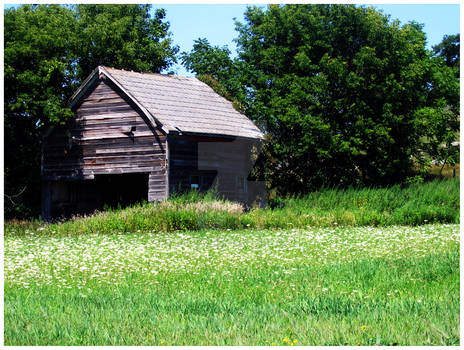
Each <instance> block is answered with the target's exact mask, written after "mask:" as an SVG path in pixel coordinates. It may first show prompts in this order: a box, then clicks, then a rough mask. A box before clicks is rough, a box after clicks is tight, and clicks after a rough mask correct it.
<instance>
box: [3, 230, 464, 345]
mask: <svg viewBox="0 0 464 350" xmlns="http://www.w3.org/2000/svg"><path fill="white" fill-rule="evenodd" d="M4 273H5V315H4V338H5V344H6V345H164V344H165V345H272V344H274V345H343V344H347V345H374V344H381V345H394V344H397V345H451V344H453V345H458V344H459V339H460V338H459V226H458V225H424V226H417V227H398V226H391V227H380V228H374V227H351V228H350V227H345V228H313V229H285V230H283V229H281V230H246V231H243V230H242V231H205V230H203V231H197V232H183V233H131V234H114V235H102V234H90V235H68V236H51V235H45V234H42V235H39V236H38V235H37V232H34V231H28V233H27V234H24V233H22V234H11V233H10V234H9V235H7V236H6V237H5V270H4Z"/></svg>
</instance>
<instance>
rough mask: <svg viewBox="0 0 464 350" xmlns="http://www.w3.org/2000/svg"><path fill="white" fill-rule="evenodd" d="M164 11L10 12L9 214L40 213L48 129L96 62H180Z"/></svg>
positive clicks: (157, 65) (133, 65) (143, 65)
mask: <svg viewBox="0 0 464 350" xmlns="http://www.w3.org/2000/svg"><path fill="white" fill-rule="evenodd" d="M164 18H165V12H164V10H155V11H154V15H153V16H152V15H150V6H148V5H78V6H59V5H23V6H20V7H18V8H10V9H7V10H5V13H4V19H5V21H4V33H5V54H4V57H5V61H4V62H5V64H4V67H5V70H4V72H5V73H4V82H5V100H4V101H5V102H4V110H5V113H4V127H5V128H4V130H5V143H4V146H5V202H4V203H5V214H6V217H12V216H16V217H21V216H31V215H37V214H38V213H39V212H40V156H41V143H42V139H43V135H44V132H45V131H46V130H47V129H48V128H49V127H50V126H52V125H64V124H66V122H67V121H68V120H69V118H71V117H72V115H73V114H72V112H71V110H70V109H69V108H68V106H67V101H68V99H69V97H70V96H71V95H72V93H73V92H74V90H75V89H76V88H77V86H78V85H79V84H80V82H81V81H82V79H84V78H85V77H86V76H87V75H88V74H89V73H90V72H91V71H92V70H93V69H94V68H95V67H96V66H97V65H100V64H102V65H108V66H112V67H117V68H123V69H133V70H139V71H150V72H159V71H161V70H162V69H167V68H169V67H170V66H171V65H172V64H173V62H175V60H176V57H175V55H176V53H177V51H178V48H177V47H176V46H173V45H172V41H171V34H170V33H169V23H168V22H166V21H165V20H164Z"/></svg>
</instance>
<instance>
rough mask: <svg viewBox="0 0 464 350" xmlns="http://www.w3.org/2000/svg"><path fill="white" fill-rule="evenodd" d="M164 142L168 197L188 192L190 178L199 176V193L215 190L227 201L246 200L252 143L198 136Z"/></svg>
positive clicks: (170, 138)
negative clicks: (173, 193) (167, 164)
mask: <svg viewBox="0 0 464 350" xmlns="http://www.w3.org/2000/svg"><path fill="white" fill-rule="evenodd" d="M168 142H169V155H170V160H169V191H170V193H172V192H175V191H179V190H181V191H185V190H188V189H190V188H191V183H192V176H199V180H200V184H199V185H200V188H199V189H200V190H202V191H205V190H208V189H210V188H215V189H217V191H218V192H219V193H220V194H222V195H224V196H225V197H226V198H228V199H230V200H234V201H242V202H246V201H247V200H248V191H247V183H246V182H247V176H248V174H249V172H250V169H251V166H252V162H251V159H250V149H251V146H252V142H250V141H247V140H243V139H235V140H234V139H230V138H223V139H221V138H211V137H199V136H198V137H192V136H176V137H171V136H170V137H169V139H168Z"/></svg>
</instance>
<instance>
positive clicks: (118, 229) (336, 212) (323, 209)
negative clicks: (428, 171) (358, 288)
mask: <svg viewBox="0 0 464 350" xmlns="http://www.w3.org/2000/svg"><path fill="white" fill-rule="evenodd" d="M426 223H459V180H451V179H450V180H442V181H438V180H435V181H432V182H429V183H413V184H410V185H409V186H400V185H395V186H392V187H388V188H379V189H375V188H363V189H346V190H341V189H322V190H320V191H317V192H313V193H310V194H308V195H306V196H300V197H295V196H293V197H292V196H289V197H287V198H277V199H274V200H271V201H270V202H269V205H268V208H266V209H260V208H253V209H251V210H249V211H247V210H245V208H244V207H243V206H241V205H239V204H236V203H231V202H227V201H224V200H220V199H218V197H217V195H215V194H214V193H211V192H210V193H206V194H202V193H198V192H196V191H193V192H190V193H187V194H183V195H179V196H174V197H173V198H171V199H169V200H168V201H166V202H161V203H159V204H156V205H154V204H153V203H144V204H141V205H135V206H132V207H129V208H126V209H112V210H108V211H105V212H98V213H96V214H94V215H91V216H88V217H75V218H73V219H72V220H70V221H67V222H63V223H54V224H43V223H42V222H40V221H30V222H26V221H10V222H7V223H6V225H5V233H6V234H7V235H8V234H10V233H13V232H14V233H15V234H19V233H27V232H29V231H35V232H36V234H40V233H42V234H52V235H59V234H75V235H79V234H85V233H108V234H112V233H123V232H138V231H142V232H169V231H177V230H201V229H249V228H306V227H309V226H310V227H329V226H337V225H339V226H365V225H369V226H388V225H422V224H426Z"/></svg>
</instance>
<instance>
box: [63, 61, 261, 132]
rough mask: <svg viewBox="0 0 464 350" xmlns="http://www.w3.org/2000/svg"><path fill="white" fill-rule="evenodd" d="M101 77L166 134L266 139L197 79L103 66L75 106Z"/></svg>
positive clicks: (77, 96) (83, 88) (78, 93)
mask: <svg viewBox="0 0 464 350" xmlns="http://www.w3.org/2000/svg"><path fill="white" fill-rule="evenodd" d="M101 74H103V75H105V76H106V77H107V78H109V79H110V80H112V81H113V82H114V83H115V84H116V85H117V86H119V87H120V88H121V90H122V91H123V92H124V93H125V94H126V95H127V96H128V97H129V98H130V99H131V100H133V101H134V103H136V104H137V105H138V106H139V108H140V109H141V110H142V111H143V112H144V113H145V114H146V115H147V117H148V118H149V119H150V120H151V121H152V122H153V123H155V124H156V125H158V126H161V127H162V129H163V130H164V131H165V132H166V133H182V134H190V133H191V134H203V135H226V136H235V137H244V138H253V139H262V138H263V134H262V133H261V131H260V130H259V129H258V128H257V127H256V125H255V124H253V122H252V121H251V120H250V119H248V118H247V117H246V116H245V115H243V114H241V113H239V112H238V111H236V110H235V108H234V107H233V106H232V103H231V102H230V101H228V100H226V99H225V98H223V97H222V96H220V95H218V94H217V93H216V92H214V90H213V89H211V88H210V87H209V86H208V85H207V84H205V83H203V82H201V81H200V80H198V79H196V78H189V77H181V76H175V75H163V74H154V73H138V72H133V71H125V70H120V69H114V68H109V67H103V66H99V67H97V68H96V69H95V70H94V72H93V73H92V74H91V75H90V76H89V77H88V78H87V79H86V80H85V81H84V83H83V84H82V85H81V87H80V88H79V89H78V90H77V91H76V92H75V93H74V95H73V96H72V97H71V102H70V105H71V106H73V105H75V104H76V103H77V101H79V99H80V97H81V96H82V95H83V94H84V92H85V91H86V90H87V88H88V87H89V86H90V85H92V82H93V81H95V79H97V78H98V77H99V76H100V75H101Z"/></svg>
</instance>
